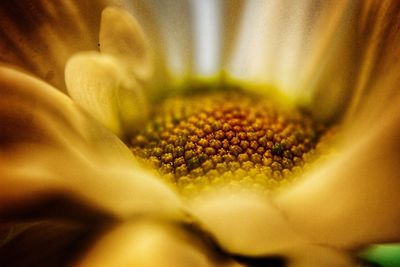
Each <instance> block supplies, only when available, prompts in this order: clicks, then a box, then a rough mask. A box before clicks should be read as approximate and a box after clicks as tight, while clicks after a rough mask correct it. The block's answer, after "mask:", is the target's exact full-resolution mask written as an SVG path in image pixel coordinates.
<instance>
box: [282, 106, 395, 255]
mask: <svg viewBox="0 0 400 267" xmlns="http://www.w3.org/2000/svg"><path fill="white" fill-rule="evenodd" d="M392 101H393V102H394V103H397V105H394V107H392V108H389V109H388V110H387V111H386V112H385V113H384V114H382V117H381V118H380V119H379V120H378V121H375V122H374V124H373V125H369V127H368V128H364V132H362V134H361V132H360V131H355V132H351V131H347V132H346V134H347V135H348V136H347V138H346V139H344V140H343V141H342V144H340V145H338V151H340V152H341V153H340V154H339V153H338V154H336V155H335V156H332V158H331V159H330V160H328V161H327V162H326V163H325V164H321V166H319V167H318V168H316V169H315V170H314V171H313V172H311V173H310V174H309V176H308V177H307V178H306V179H304V181H303V182H302V183H299V184H296V185H295V186H293V188H291V189H290V190H288V191H286V192H285V193H283V194H282V195H280V196H278V199H277V203H278V207H279V208H280V209H281V210H282V211H283V212H284V213H285V214H286V216H287V218H288V220H289V221H290V222H291V225H292V226H293V227H295V228H296V230H297V231H299V232H302V233H305V234H307V235H308V236H309V237H310V238H311V239H312V240H313V241H314V242H315V243H318V244H328V245H331V246H335V247H340V248H346V249H350V248H357V247H359V246H362V245H366V244H370V243H379V242H398V241H399V240H400V228H399V227H398V226H399V225H400V207H399V203H400V179H398V178H399V175H398V174H399V173H400V165H399V158H400V135H399V133H400V131H399V126H400V108H399V107H400V105H399V104H400V98H396V99H393V100H392Z"/></svg>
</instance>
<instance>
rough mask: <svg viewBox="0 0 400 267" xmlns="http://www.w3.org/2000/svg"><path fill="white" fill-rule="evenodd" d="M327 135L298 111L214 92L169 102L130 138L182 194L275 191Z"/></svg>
mask: <svg viewBox="0 0 400 267" xmlns="http://www.w3.org/2000/svg"><path fill="white" fill-rule="evenodd" d="M324 132H326V128H325V127H324V126H323V125H321V124H318V123H316V122H314V121H313V120H312V119H311V117H309V116H307V115H305V114H303V113H302V112H300V111H298V110H287V109H284V108H280V107H279V106H277V105H276V104H275V103H273V102H271V101H267V100H263V99H260V98H257V97H255V96H250V95H245V94H243V93H212V94H210V93H209V94H204V95H197V96H191V97H184V96H181V97H175V98H170V99H167V100H166V101H165V102H163V103H162V104H161V105H160V106H159V107H158V108H157V109H156V110H155V112H154V115H153V119H152V120H151V121H150V122H149V124H148V125H147V127H146V128H145V129H144V130H143V131H142V132H140V133H138V134H137V135H135V136H133V137H132V139H131V150H132V152H133V153H134V154H135V155H136V156H137V157H138V158H140V159H143V161H144V162H145V163H148V164H150V165H151V166H152V167H153V168H155V169H157V170H158V172H159V173H160V174H161V176H162V177H164V178H166V179H167V180H169V181H171V182H172V183H173V184H175V185H176V188H177V189H178V190H179V191H181V192H183V194H186V193H187V192H191V191H198V190H201V189H207V188H212V187H213V186H217V185H227V184H231V185H234V186H235V185H236V186H241V185H243V184H246V185H250V186H253V187H257V188H261V189H262V190H267V191H271V190H274V189H276V188H279V187H281V186H283V185H285V184H287V183H289V182H290V181H291V180H293V179H294V178H295V177H296V176H298V174H299V173H301V171H302V168H303V167H304V166H305V165H306V164H307V163H308V162H310V161H311V160H312V158H313V155H314V154H315V148H316V146H317V144H318V141H319V139H320V137H321V136H322V134H323V133H324ZM185 192H186V193H185Z"/></svg>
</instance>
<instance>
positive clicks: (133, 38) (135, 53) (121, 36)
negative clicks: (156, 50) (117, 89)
mask: <svg viewBox="0 0 400 267" xmlns="http://www.w3.org/2000/svg"><path fill="white" fill-rule="evenodd" d="M99 38H100V51H101V52H102V53H106V54H111V55H114V56H116V57H118V58H119V59H120V60H121V61H123V62H125V63H126V65H127V67H128V68H129V69H130V70H132V73H133V74H134V75H135V76H136V77H137V78H139V79H140V80H147V79H149V78H150V77H151V75H152V73H153V64H154V62H153V58H152V57H153V56H152V51H151V47H150V43H149V40H148V39H147V37H146V35H145V34H144V32H143V30H142V28H141V26H140V25H139V23H138V22H137V21H136V20H135V18H134V17H133V16H132V15H130V14H129V13H128V12H127V11H125V10H123V9H119V8H116V7H107V8H105V9H104V10H103V13H102V17H101V26H100V37H99Z"/></svg>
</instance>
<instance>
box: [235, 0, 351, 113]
mask: <svg viewBox="0 0 400 267" xmlns="http://www.w3.org/2000/svg"><path fill="white" fill-rule="evenodd" d="M357 5H358V2H357V1H348V0H346V1H318V0H299V1H295V2H292V1H247V2H245V4H244V8H243V18H242V20H241V21H240V24H239V27H238V38H237V40H236V43H235V47H234V49H233V51H232V52H233V53H232V55H231V61H230V62H228V66H227V68H228V71H229V73H230V75H231V78H232V79H234V80H239V81H244V82H245V84H244V87H245V88H247V89H252V90H257V92H261V93H263V92H266V93H267V94H268V93H271V89H275V88H277V89H278V90H279V91H281V92H282V93H284V94H286V95H287V96H289V97H290V98H291V99H293V100H296V101H297V102H299V103H301V104H305V106H306V107H308V108H310V107H311V109H312V111H313V112H314V113H315V114H314V115H315V116H316V117H318V118H319V119H321V120H327V119H331V118H332V117H334V116H337V115H338V113H339V112H341V110H342V109H343V106H344V105H345V104H346V102H345V101H344V100H346V97H347V96H348V95H349V94H350V93H351V90H350V89H351V88H352V83H351V82H352V79H353V78H354V64H355V63H356V61H355V57H356V55H357V53H354V48H355V44H354V42H353V40H354V39H355V38H354V36H355V34H354V33H355V26H356V25H355V23H356V22H357V14H358V13H357V11H358V6H357ZM252 87H254V88H252ZM335 100H337V101H335Z"/></svg>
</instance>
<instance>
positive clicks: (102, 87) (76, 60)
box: [65, 52, 148, 136]
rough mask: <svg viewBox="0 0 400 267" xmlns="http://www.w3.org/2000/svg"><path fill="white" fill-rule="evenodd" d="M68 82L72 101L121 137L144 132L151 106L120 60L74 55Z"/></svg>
mask: <svg viewBox="0 0 400 267" xmlns="http://www.w3.org/2000/svg"><path fill="white" fill-rule="evenodd" d="M65 78H66V84H67V89H68V93H69V95H70V96H71V98H72V99H73V100H74V101H75V102H76V103H78V104H79V105H80V106H82V107H83V108H84V109H86V110H87V111H88V112H89V113H90V114H92V115H93V117H95V118H96V119H97V120H98V121H99V122H101V123H102V124H103V125H104V126H106V127H107V128H108V129H110V130H111V131H113V132H114V133H115V134H117V135H119V136H124V134H129V133H132V132H133V131H135V130H138V129H141V127H143V125H144V124H145V122H146V120H147V115H148V106H147V102H146V98H145V96H144V94H143V92H142V88H141V87H140V85H139V84H138V83H137V82H136V79H135V78H134V77H133V76H130V75H129V73H127V72H126V71H125V69H124V67H123V66H121V64H120V63H119V61H118V60H117V59H115V58H114V57H112V56H108V55H104V54H100V53H97V52H83V53H80V54H76V55H74V56H73V57H72V58H71V59H70V60H69V61H68V63H67V66H66V69H65Z"/></svg>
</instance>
